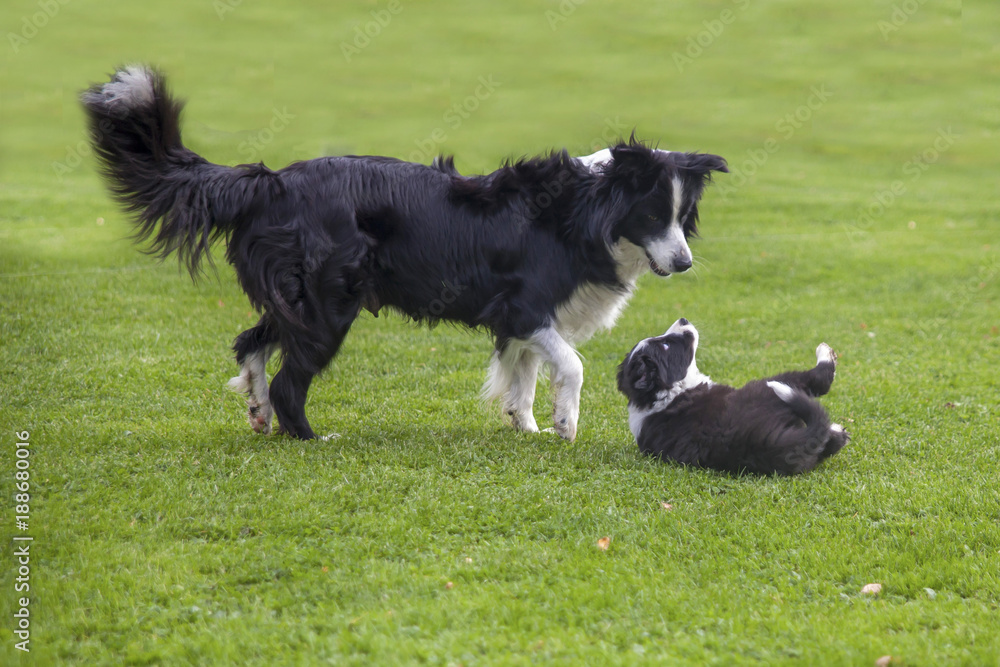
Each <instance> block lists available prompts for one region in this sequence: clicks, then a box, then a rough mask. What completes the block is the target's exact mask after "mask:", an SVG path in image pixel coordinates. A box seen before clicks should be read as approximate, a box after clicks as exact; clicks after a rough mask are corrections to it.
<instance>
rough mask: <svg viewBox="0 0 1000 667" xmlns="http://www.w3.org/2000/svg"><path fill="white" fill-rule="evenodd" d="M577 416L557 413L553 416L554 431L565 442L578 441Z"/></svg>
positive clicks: (568, 413)
mask: <svg viewBox="0 0 1000 667" xmlns="http://www.w3.org/2000/svg"><path fill="white" fill-rule="evenodd" d="M577 419H578V415H577V414H573V413H570V412H561V411H557V412H555V413H554V414H553V415H552V421H553V422H554V423H553V429H554V430H555V432H556V433H557V434H558V435H559V437H560V438H562V439H563V440H569V441H570V442H573V441H574V440H576V422H577Z"/></svg>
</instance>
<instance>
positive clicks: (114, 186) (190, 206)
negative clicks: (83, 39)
mask: <svg viewBox="0 0 1000 667" xmlns="http://www.w3.org/2000/svg"><path fill="white" fill-rule="evenodd" d="M81 101H82V102H83V106H84V109H85V110H86V113H87V119H88V122H89V129H90V139H91V142H92V144H93V148H94V154H95V155H96V156H97V158H98V160H99V161H100V163H101V171H102V172H103V175H104V176H105V178H106V179H107V181H108V185H109V187H110V189H111V192H112V194H113V195H114V197H115V198H116V199H117V200H118V201H119V202H121V203H122V205H123V206H124V207H125V208H126V210H128V211H129V212H131V213H132V214H133V215H134V222H135V227H136V233H135V240H136V241H137V242H138V241H145V240H147V239H152V240H151V243H150V247H149V250H148V251H149V252H150V253H152V254H155V255H158V256H160V257H166V256H167V255H169V254H170V253H172V252H174V251H176V252H177V255H178V257H179V258H180V261H181V262H182V263H183V264H184V265H185V266H186V267H187V269H188V271H190V273H191V275H192V277H195V276H197V274H198V272H199V264H200V262H201V259H202V258H203V257H204V256H206V255H207V251H208V249H209V248H210V247H211V245H212V242H213V241H215V240H216V239H217V238H218V237H220V236H223V235H228V234H229V233H230V232H232V231H233V229H234V228H235V227H236V226H238V225H239V224H240V221H241V219H242V218H243V216H244V215H245V213H246V211H247V209H248V208H249V207H251V206H252V205H253V201H254V199H256V198H257V197H259V196H261V195H262V194H264V193H265V192H267V193H272V194H273V190H274V189H275V188H278V187H280V183H279V181H278V179H277V178H276V177H275V174H274V172H271V171H270V170H268V169H267V168H266V167H264V166H263V165H243V166H239V167H226V166H221V165H216V164H212V163H210V162H208V161H207V160H205V159H204V158H202V157H201V156H199V155H197V154H195V153H193V152H192V151H190V150H188V149H187V148H185V147H184V145H183V144H182V143H181V131H180V114H181V109H182V108H183V106H184V105H183V103H182V102H180V101H179V100H177V99H175V98H173V97H171V95H170V93H169V91H168V90H167V85H166V81H165V80H164V78H163V76H162V75H161V74H160V73H159V72H157V71H156V70H154V69H152V68H150V67H147V66H144V65H130V66H126V67H122V68H120V69H118V71H116V72H115V74H114V76H113V77H112V78H111V80H110V81H109V82H108V83H104V84H96V85H94V86H91V87H90V88H89V89H88V90H86V91H84V93H83V94H82V95H81ZM209 263H211V257H210V256H209Z"/></svg>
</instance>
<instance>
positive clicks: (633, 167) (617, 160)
mask: <svg viewBox="0 0 1000 667" xmlns="http://www.w3.org/2000/svg"><path fill="white" fill-rule="evenodd" d="M663 168H664V166H663V163H662V162H660V161H659V160H658V159H656V153H654V152H653V151H652V150H650V149H649V148H646V147H645V146H643V145H642V144H640V143H638V142H637V141H634V140H631V141H629V142H628V143H620V144H618V145H617V146H612V147H611V161H610V162H608V164H607V165H606V166H605V167H604V176H605V177H606V178H607V179H608V180H609V181H610V182H611V184H612V185H613V186H617V187H619V188H621V189H622V191H624V192H626V193H628V194H631V195H638V196H640V197H641V196H645V195H647V194H649V193H650V192H651V191H652V190H653V188H654V187H655V186H656V181H657V179H658V178H659V177H660V174H661V173H663Z"/></svg>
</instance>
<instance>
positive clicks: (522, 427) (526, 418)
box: [507, 410, 538, 433]
mask: <svg viewBox="0 0 1000 667" xmlns="http://www.w3.org/2000/svg"><path fill="white" fill-rule="evenodd" d="M507 416H508V417H510V425H511V426H513V427H514V430H515V431H523V432H524V433H538V424H537V423H536V422H535V415H533V414H531V412H530V411H529V412H517V411H516V410H508V411H507Z"/></svg>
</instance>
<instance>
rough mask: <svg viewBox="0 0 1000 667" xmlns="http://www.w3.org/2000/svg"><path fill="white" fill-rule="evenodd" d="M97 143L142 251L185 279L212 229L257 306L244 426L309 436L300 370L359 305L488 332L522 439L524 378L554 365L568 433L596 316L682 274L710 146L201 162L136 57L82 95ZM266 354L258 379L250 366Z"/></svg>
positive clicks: (558, 407)
mask: <svg viewBox="0 0 1000 667" xmlns="http://www.w3.org/2000/svg"><path fill="white" fill-rule="evenodd" d="M82 102H83V105H84V107H85V109H86V112H87V115H88V120H89V124H90V135H91V139H92V142H93V146H94V152H95V154H96V155H97V157H98V159H99V160H100V162H101V166H102V168H103V172H104V175H105V176H106V178H107V180H108V182H109V184H110V189H111V191H112V193H113V194H114V196H115V197H116V198H117V199H118V200H119V201H120V202H121V203H122V204H124V206H125V207H126V208H127V209H128V210H129V211H130V212H132V213H133V214H134V217H135V224H136V227H137V233H136V236H137V238H138V239H139V240H145V239H151V248H150V250H151V252H156V253H158V254H159V255H161V256H166V255H168V254H170V253H171V252H174V251H176V252H177V253H178V256H179V257H180V259H181V261H182V262H184V263H185V264H186V265H187V267H188V269H189V270H190V271H191V273H192V275H196V274H197V272H198V267H199V261H200V260H201V259H202V258H203V257H204V255H205V254H206V252H207V251H208V249H209V247H210V245H211V244H212V242H213V241H214V240H216V239H217V238H218V237H224V238H225V239H226V243H227V248H226V257H227V259H228V261H229V262H230V263H232V265H233V266H234V267H235V269H236V274H237V276H238V278H239V281H240V285H241V286H242V288H243V290H244V291H245V292H246V294H247V296H248V297H249V298H250V301H251V303H252V304H253V305H254V307H255V308H257V309H258V310H259V311H260V312H261V318H260V321H259V322H258V324H257V325H256V326H255V327H253V328H251V329H248V330H247V331H244V332H243V333H242V334H240V335H239V336H238V337H237V339H236V341H235V344H234V350H235V352H236V360H237V362H238V363H239V365H240V369H241V370H240V374H239V376H238V377H236V378H233V380H232V381H231V382H230V384H231V386H232V387H234V388H235V389H237V390H238V391H241V392H245V393H246V394H247V396H248V404H249V418H250V423H251V426H252V427H253V428H254V430H256V431H260V432H264V433H269V432H270V430H271V418H272V416H273V415H274V414H277V417H278V422H279V424H280V431H281V432H284V433H288V434H290V435H292V436H295V437H298V438H312V437H315V436H314V433H313V430H312V428H310V426H309V422H308V421H307V420H306V415H305V407H304V406H305V401H306V392H307V391H308V389H309V385H310V383H311V382H312V379H313V377H314V376H315V375H316V374H317V373H319V372H320V371H321V370H322V369H323V368H324V367H325V366H326V365H327V364H328V363H329V362H330V361H331V360H332V359H333V357H334V355H336V354H337V350H338V349H339V348H340V345H341V343H342V342H343V340H344V337H345V336H346V335H347V332H348V330H349V329H350V327H351V323H352V322H354V320H355V318H356V317H357V316H358V314H359V312H360V310H361V309H362V308H367V309H369V310H371V311H372V312H373V313H375V314H378V312H379V310H380V309H381V308H390V309H392V310H395V311H398V312H401V313H403V314H404V315H406V316H408V317H410V318H413V319H414V320H418V321H427V322H430V323H434V322H436V321H439V320H450V321H454V322H459V323H462V324H464V325H466V326H469V327H473V328H482V329H486V330H488V331H489V332H490V333H492V334H493V336H494V339H495V343H496V351H495V354H494V355H493V359H492V362H491V364H490V370H489V376H488V379H487V382H486V386H485V388H484V394H485V396H487V397H488V398H491V399H499V400H501V401H502V405H503V409H504V411H505V412H506V413H507V414H508V415H509V416H510V419H511V422H512V424H513V426H514V427H515V428H517V429H520V430H524V431H536V430H537V429H538V427H537V426H536V424H535V419H534V416H533V415H532V403H533V401H534V394H535V382H536V375H537V372H538V369H539V365H540V364H541V363H547V364H549V365H550V367H551V381H552V385H553V388H554V392H555V397H554V403H555V407H554V420H555V431H556V432H557V433H558V434H559V435H561V436H562V437H564V438H566V439H569V440H572V439H574V438H575V436H576V431H577V419H578V416H579V404H580V388H581V386H582V384H583V366H582V364H581V362H580V359H579V357H578V356H577V354H576V351H575V349H574V345H575V344H578V343H580V342H582V341H584V340H587V339H588V338H589V337H590V336H591V335H593V334H594V332H595V331H596V330H598V329H599V328H601V327H610V326H611V325H612V324H613V323H614V321H615V318H616V317H617V316H618V314H619V312H620V311H621V309H622V308H623V307H624V305H625V303H626V301H627V300H628V298H629V296H630V295H631V293H632V290H633V288H634V287H635V283H636V279H637V278H638V277H639V275H640V274H642V273H643V272H644V271H646V270H647V269H651V270H652V271H653V272H654V273H656V274H657V275H660V276H669V275H670V274H671V273H678V272H682V271H686V270H687V269H689V268H690V267H691V264H692V258H691V251H690V249H689V248H688V244H687V239H688V238H689V237H690V236H692V235H693V234H694V233H695V230H696V222H697V220H698V211H697V205H698V201H699V199H700V198H701V194H702V190H703V188H704V187H705V185H706V184H707V183H708V182H709V180H710V176H711V173H712V172H713V171H727V169H726V162H725V160H723V159H722V158H721V157H719V156H716V155H708V154H696V153H672V152H668V151H659V150H652V149H650V148H647V147H646V146H644V145H642V144H640V143H638V142H636V141H635V140H634V137H633V139H631V140H628V141H623V142H621V143H619V144H618V145H616V146H612V147H611V148H609V149H607V150H603V151H600V152H598V153H596V154H594V155H591V156H588V157H585V158H572V157H570V156H569V155H568V154H567V153H566V152H565V151H563V152H558V153H552V154H550V155H548V156H545V157H539V158H533V159H522V160H519V161H516V162H509V163H507V164H505V165H504V166H502V167H501V168H500V169H498V170H497V171H495V172H493V173H491V174H487V175H484V176H471V177H466V176H462V175H461V174H459V173H458V172H457V171H456V170H455V168H454V164H453V162H452V160H450V159H439V160H436V161H435V163H434V164H433V165H431V166H426V165H421V164H413V163H409V162H403V161H400V160H396V159H392V158H386V157H356V156H347V157H328V158H320V159H315V160H309V161H306V162H298V163H294V164H292V165H289V166H288V167H286V168H284V169H282V170H280V171H272V170H270V169H268V168H267V167H265V166H264V165H262V164H255V165H240V166H236V167H229V166H221V165H216V164H212V163H210V162H208V161H206V160H205V159H204V158H202V157H200V156H199V155H196V154H195V153H193V152H191V151H190V150H188V149H187V148H185V147H184V145H183V144H182V143H181V133H180V111H181V106H182V105H181V103H179V102H178V101H177V100H175V99H174V98H172V97H171V96H170V94H169V92H168V90H167V87H166V84H165V82H164V79H163V77H162V75H160V74H159V73H158V72H156V71H155V70H153V69H150V68H148V67H145V66H129V67H124V68H122V69H120V70H119V71H117V72H116V73H115V74H114V76H113V77H112V79H111V81H110V82H109V83H105V84H103V85H102V84H97V85H94V86H92V87H91V88H90V89H89V90H87V91H85V92H84V93H83V95H82ZM278 349H280V350H281V352H282V354H283V360H282V365H281V369H280V370H279V371H278V373H277V374H276V375H275V376H274V379H273V380H272V381H271V386H270V390H269V389H268V385H267V378H266V375H265V365H266V363H267V361H268V359H269V358H270V356H271V355H272V354H273V353H274V352H275V351H276V350H278Z"/></svg>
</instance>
